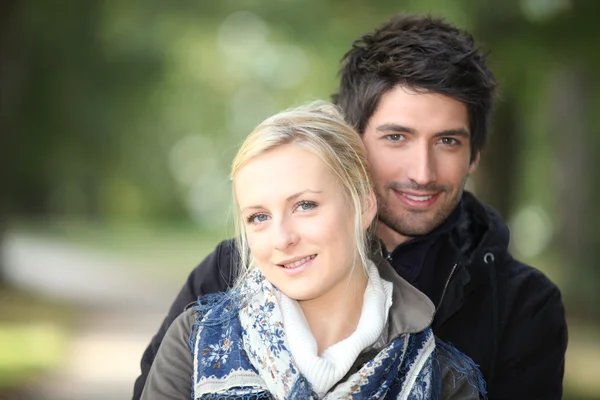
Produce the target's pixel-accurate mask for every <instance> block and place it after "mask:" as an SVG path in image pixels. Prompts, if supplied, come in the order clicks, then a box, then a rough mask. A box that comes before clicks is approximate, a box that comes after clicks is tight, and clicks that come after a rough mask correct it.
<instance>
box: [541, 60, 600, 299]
mask: <svg viewBox="0 0 600 400" xmlns="http://www.w3.org/2000/svg"><path fill="white" fill-rule="evenodd" d="M550 84H551V85H552V87H553V90H552V99H551V110H550V111H551V112H550V113H549V116H550V118H552V125H551V126H553V129H554V132H553V133H554V135H555V138H556V145H557V163H556V165H557V168H558V171H555V176H556V188H557V196H558V202H557V207H558V221H559V227H558V234H557V237H556V239H557V240H558V246H559V248H560V249H561V254H562V256H563V257H562V258H563V260H564V261H563V263H566V265H564V268H565V269H566V270H567V273H566V274H565V276H566V283H567V286H566V287H565V289H567V290H568V291H569V292H570V293H569V295H570V296H572V298H573V299H574V300H575V302H576V303H579V302H580V301H581V302H583V303H585V301H586V299H588V300H587V301H589V299H591V298H593V297H596V294H595V293H596V292H597V288H598V283H597V282H598V272H597V271H596V267H595V266H594V262H593V253H595V252H597V249H596V248H595V247H594V246H595V244H596V243H595V242H596V239H595V238H594V231H595V229H594V223H595V218H594V215H595V212H596V210H595V206H596V204H595V202H594V200H593V198H592V196H593V192H594V185H596V184H597V176H596V175H597V174H596V168H595V163H596V162H595V160H594V159H595V157H594V152H595V151H597V150H595V146H593V145H592V142H593V140H592V135H591V132H590V125H589V121H588V115H589V112H588V110H587V106H588V104H589V101H590V99H591V92H590V90H591V88H593V87H594V85H593V84H591V82H590V80H589V79H588V77H587V76H586V74H585V73H584V71H583V70H582V69H581V68H578V67H577V66H573V65H570V66H569V67H567V68H563V69H560V70H558V71H556V73H555V74H554V76H553V77H552V78H551V79H550ZM595 180H596V181H595ZM573 309H579V307H576V308H573Z"/></svg>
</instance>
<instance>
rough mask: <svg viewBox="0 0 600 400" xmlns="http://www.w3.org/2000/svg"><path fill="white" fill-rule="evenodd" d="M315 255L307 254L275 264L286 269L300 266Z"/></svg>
mask: <svg viewBox="0 0 600 400" xmlns="http://www.w3.org/2000/svg"><path fill="white" fill-rule="evenodd" d="M316 256H317V255H316V254H311V255H309V256H301V257H295V258H291V259H289V260H285V261H283V262H281V263H278V264H277V265H278V266H280V267H283V268H286V269H294V268H298V267H300V266H302V265H303V264H306V263H307V262H309V261H310V260H312V259H314V258H315V257H316Z"/></svg>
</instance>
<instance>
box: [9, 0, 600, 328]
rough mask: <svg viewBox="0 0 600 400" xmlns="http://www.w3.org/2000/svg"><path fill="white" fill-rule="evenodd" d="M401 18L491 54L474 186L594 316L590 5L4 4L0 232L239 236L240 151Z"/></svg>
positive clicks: (594, 318) (599, 213) (321, 92)
mask: <svg viewBox="0 0 600 400" xmlns="http://www.w3.org/2000/svg"><path fill="white" fill-rule="evenodd" d="M400 11H408V12H421V13H431V14H433V15H435V16H442V17H445V18H446V19H447V20H449V21H450V22H453V23H455V24H457V25H459V26H461V27H464V28H466V29H467V30H469V31H471V32H472V33H473V34H474V36H475V37H476V39H477V41H478V42H479V43H480V44H481V45H482V46H483V47H484V48H485V49H488V50H489V56H488V60H489V62H490V65H491V66H492V68H493V70H494V71H495V73H496V75H497V77H498V80H499V82H500V92H499V98H498V103H497V109H496V114H495V117H494V120H493V126H492V137H491V140H490V142H489V144H488V147H487V149H486V150H485V152H484V154H483V157H482V164H481V166H480V169H479V171H478V173H477V174H476V176H475V177H474V178H473V181H472V182H470V183H469V185H470V188H471V189H473V190H474V191H475V192H476V193H477V194H478V195H479V196H480V197H482V198H483V199H484V200H485V201H487V202H489V203H490V204H492V205H493V206H495V207H497V208H498V209H499V210H500V211H501V213H502V214H503V215H504V216H505V218H506V219H507V221H508V222H509V223H510V225H511V232H512V237H513V240H512V246H513V250H514V252H515V254H516V255H517V256H519V257H520V258H522V259H524V261H527V262H531V263H533V264H534V265H535V266H536V267H538V268H540V269H542V270H543V271H544V272H546V273H547V274H548V275H550V277H551V278H553V279H554V280H555V281H556V282H558V283H559V285H560V287H561V289H562V290H563V294H564V295H565V302H566V304H567V309H568V314H569V317H571V318H572V319H574V320H580V321H591V322H592V323H598V322H599V321H600V312H599V309H598V307H597V304H600V295H599V294H598V293H600V283H599V282H600V272H599V270H598V268H597V266H596V264H597V263H596V261H595V260H596V257H597V249H598V248H599V247H600V228H599V227H600V205H599V203H598V202H596V201H595V199H597V198H598V196H600V179H598V170H599V167H600V166H599V163H600V161H599V160H600V154H599V152H600V135H598V131H599V130H600V115H599V114H598V113H597V112H595V110H597V109H599V107H600V90H598V89H597V88H598V81H599V80H600V79H599V78H600V68H598V64H599V63H600V50H599V49H600V24H598V23H597V16H598V15H600V2H597V1H595V0H505V1H492V0H454V1H451V2H450V1H442V0H395V1H391V0H374V1H369V2H365V1H359V0H273V1H266V0H239V1H214V2H207V1H194V0H180V1H176V2H173V1H172V2H165V1H159V0H144V1H142V0H131V1H126V2H125V1H119V0H87V1H75V0H51V1H24V2H20V1H18V0H7V1H5V2H3V4H2V6H0V18H1V19H0V34H1V38H2V40H1V41H0V57H1V60H2V63H0V131H1V134H0V172H1V174H2V175H1V176H2V178H3V179H2V182H3V185H1V187H0V232H1V231H2V229H3V226H2V225H3V224H5V223H6V222H7V221H8V222H10V221H11V220H17V221H22V220H23V219H24V218H26V219H27V220H31V219H33V220H37V221H38V224H39V223H40V221H42V223H44V221H49V220H56V219H57V218H58V219H61V218H62V219H67V220H77V221H81V220H83V221H94V223H96V224H98V223H100V224H109V225H108V226H111V225H110V224H117V225H113V226H118V225H119V224H128V223H132V224H147V223H161V224H165V223H166V224H176V225H178V226H179V225H181V224H184V225H185V224H190V225H191V224H196V225H197V226H199V227H200V228H199V230H200V231H201V232H203V235H210V233H211V232H212V233H213V234H214V235H221V234H223V232H231V230H230V226H231V224H230V223H231V218H230V215H229V207H230V196H231V194H230V187H229V181H228V168H229V163H230V161H231V159H232V157H233V155H234V153H235V150H236V147H237V145H238V144H239V143H240V142H241V140H242V139H243V138H244V136H245V135H247V134H248V133H249V132H250V131H251V129H252V128H253V127H254V126H255V125H256V124H257V123H258V122H260V121H261V120H262V119H263V118H265V117H267V116H269V115H271V114H273V113H275V112H277V111H279V110H281V109H283V108H285V107H289V106H292V105H296V104H299V103H302V102H306V101H310V100H313V99H317V98H321V99H328V98H329V96H330V95H331V94H332V93H333V92H335V90H336V83H337V77H336V72H337V70H338V62H339V60H340V58H341V57H342V55H343V54H344V53H345V52H346V51H347V50H348V49H349V48H350V45H351V43H352V41H353V40H354V39H356V38H357V37H358V36H359V35H361V34H363V33H365V32H367V31H369V30H371V29H373V28H374V27H375V26H377V25H379V24H380V23H381V22H382V21H384V20H385V19H387V18H388V17H389V16H390V15H392V14H393V13H396V12H400ZM51 229H54V228H51ZM183 229H184V231H185V230H188V229H190V228H189V227H186V228H183ZM73 232H80V231H77V229H75V231H73ZM77 235H78V234H77V233H76V234H75V236H77ZM109 236H110V235H109V234H107V235H105V237H109ZM82 237H84V238H85V237H86V235H82ZM87 237H88V238H90V237H93V235H88V236H87ZM118 237H119V236H118V235H116V236H115V238H118ZM84 240H85V239H84ZM184 241H185V240H184ZM100 242H101V240H100ZM117 242H118V240H116V239H114V240H113V242H112V243H113V244H114V243H117ZM110 245H111V244H109V246H110ZM199 258H200V257H199ZM198 261H199V259H198ZM189 267H191V266H189Z"/></svg>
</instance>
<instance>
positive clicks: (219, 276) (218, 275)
mask: <svg viewBox="0 0 600 400" xmlns="http://www.w3.org/2000/svg"><path fill="white" fill-rule="evenodd" d="M238 261H239V258H238V253H237V250H236V245H235V239H227V240H223V241H221V242H220V243H219V244H217V246H216V247H215V249H214V250H213V251H212V252H211V253H210V254H208V255H207V256H206V257H205V258H204V260H202V262H200V264H198V265H197V266H196V268H194V270H193V271H192V273H191V274H190V277H189V278H188V282H189V284H191V287H192V288H193V292H194V293H195V294H197V295H199V294H206V293H215V292H221V291H224V290H226V289H227V287H229V286H231V285H232V284H233V282H234V280H235V276H236V272H237V266H238V264H239V262H238Z"/></svg>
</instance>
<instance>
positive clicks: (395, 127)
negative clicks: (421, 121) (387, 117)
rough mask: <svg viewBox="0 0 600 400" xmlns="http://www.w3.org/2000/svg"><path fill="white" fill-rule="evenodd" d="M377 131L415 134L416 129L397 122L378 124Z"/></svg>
mask: <svg viewBox="0 0 600 400" xmlns="http://www.w3.org/2000/svg"><path fill="white" fill-rule="evenodd" d="M376 130H377V131H378V132H382V133H410V134H415V133H416V132H417V131H416V130H414V129H412V128H408V127H406V126H403V125H399V124H383V125H379V126H378V127H377V129H376Z"/></svg>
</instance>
